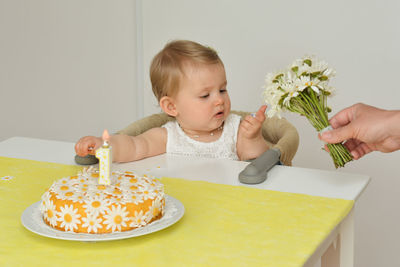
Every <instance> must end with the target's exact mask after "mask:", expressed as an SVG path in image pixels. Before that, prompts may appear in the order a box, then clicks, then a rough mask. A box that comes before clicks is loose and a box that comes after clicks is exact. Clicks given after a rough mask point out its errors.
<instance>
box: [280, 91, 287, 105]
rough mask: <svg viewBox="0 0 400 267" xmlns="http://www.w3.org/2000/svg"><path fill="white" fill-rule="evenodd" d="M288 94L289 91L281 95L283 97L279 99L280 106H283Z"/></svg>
mask: <svg viewBox="0 0 400 267" xmlns="http://www.w3.org/2000/svg"><path fill="white" fill-rule="evenodd" d="M288 95H289V93H286V94H283V95H282V96H281V99H279V102H278V104H279V106H281V107H283V100H285V98H286V97H287V96H288Z"/></svg>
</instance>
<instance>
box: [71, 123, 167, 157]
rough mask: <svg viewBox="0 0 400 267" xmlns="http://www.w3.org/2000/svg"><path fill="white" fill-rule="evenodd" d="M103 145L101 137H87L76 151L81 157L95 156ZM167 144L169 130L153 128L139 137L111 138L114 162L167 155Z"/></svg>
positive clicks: (123, 136)
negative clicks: (96, 151)
mask: <svg viewBox="0 0 400 267" xmlns="http://www.w3.org/2000/svg"><path fill="white" fill-rule="evenodd" d="M102 144H103V141H102V139H101V138H100V137H95V136H85V137H82V138H81V139H80V140H79V141H78V142H77V143H76V145H75V151H76V154H77V155H78V156H81V157H83V156H86V155H87V154H92V155H93V154H95V150H96V149H97V148H99V147H100V146H101V145H102ZM166 144H167V130H166V129H165V128H160V127H158V128H152V129H150V130H148V131H146V132H144V133H143V134H140V135H138V136H128V135H123V134H117V135H112V136H111V137H110V145H111V146H112V151H113V161H114V162H129V161H135V160H140V159H143V158H147V157H152V156H156V155H159V154H162V153H165V151H166Z"/></svg>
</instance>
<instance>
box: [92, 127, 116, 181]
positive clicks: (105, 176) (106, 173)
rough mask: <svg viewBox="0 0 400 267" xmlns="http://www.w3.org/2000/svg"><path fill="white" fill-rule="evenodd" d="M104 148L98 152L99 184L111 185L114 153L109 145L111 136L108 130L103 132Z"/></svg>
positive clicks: (100, 148)
mask: <svg viewBox="0 0 400 267" xmlns="http://www.w3.org/2000/svg"><path fill="white" fill-rule="evenodd" d="M102 139H103V142H104V143H103V146H101V147H99V148H98V149H97V150H96V158H98V159H99V161H100V163H99V169H100V174H99V184H104V185H109V184H111V181H110V174H111V163H112V151H111V146H110V144H109V141H110V135H109V134H108V131H107V130H104V132H103V136H102Z"/></svg>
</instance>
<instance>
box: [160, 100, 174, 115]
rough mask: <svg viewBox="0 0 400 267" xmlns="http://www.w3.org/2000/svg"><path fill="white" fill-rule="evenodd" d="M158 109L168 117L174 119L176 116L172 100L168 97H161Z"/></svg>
mask: <svg viewBox="0 0 400 267" xmlns="http://www.w3.org/2000/svg"><path fill="white" fill-rule="evenodd" d="M160 107H161V109H162V110H163V111H164V112H165V113H166V114H168V115H169V116H172V117H175V116H176V115H178V111H177V110H176V107H175V103H174V100H173V99H172V98H171V97H169V96H163V97H162V98H161V99H160Z"/></svg>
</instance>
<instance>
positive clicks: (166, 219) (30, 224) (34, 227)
mask: <svg viewBox="0 0 400 267" xmlns="http://www.w3.org/2000/svg"><path fill="white" fill-rule="evenodd" d="M39 205H40V201H39V202H36V203H34V204H32V205H31V206H29V207H28V208H27V209H26V210H25V211H24V212H23V213H22V216H21V221H22V224H23V225H24V227H25V228H26V229H28V230H29V231H32V232H34V233H36V234H38V235H42V236H46V237H51V238H56V239H63V240H73V241H110V240H118V239H125V238H131V237H135V236H141V235H147V234H150V233H153V232H156V231H159V230H162V229H164V228H167V227H168V226H171V225H173V224H174V223H176V222H177V221H179V220H180V218H182V216H183V214H184V213H185V207H184V206H183V204H182V203H181V202H180V201H179V200H177V199H175V198H173V197H171V196H168V195H166V196H165V210H164V216H163V217H162V218H161V219H159V220H157V221H154V222H152V223H150V224H148V225H146V226H143V227H140V228H136V229H133V230H130V231H125V232H115V233H108V234H81V233H73V232H64V231H60V230H57V229H54V228H52V227H50V226H48V225H47V224H46V223H45V222H44V221H43V218H42V215H41V213H40V210H39Z"/></svg>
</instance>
